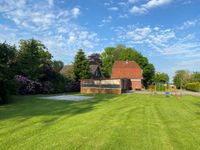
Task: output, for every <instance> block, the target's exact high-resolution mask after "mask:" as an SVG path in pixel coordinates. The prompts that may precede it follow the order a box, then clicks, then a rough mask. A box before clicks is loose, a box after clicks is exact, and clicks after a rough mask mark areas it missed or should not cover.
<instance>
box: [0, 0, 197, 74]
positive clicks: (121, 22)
mask: <svg viewBox="0 0 200 150" xmlns="http://www.w3.org/2000/svg"><path fill="white" fill-rule="evenodd" d="M199 6H200V1H199V0H84V1H83V0H43V1H41V0H0V42H4V41H7V42H9V43H10V44H16V45H18V42H19V40H20V39H30V38H35V39H38V40H40V41H42V43H44V44H45V45H46V46H47V48H48V50H49V51H50V52H51V53H52V54H53V56H54V59H57V60H62V61H63V62H64V63H65V64H70V63H71V62H72V60H73V56H74V55H75V53H76V51H77V49H79V48H83V49H84V50H85V52H86V54H91V53H94V52H102V50H103V48H105V47H108V46H116V45H117V44H124V45H126V46H127V47H133V48H135V49H137V50H138V51H140V52H141V53H142V54H143V55H144V56H146V57H148V59H149V60H150V62H151V63H153V64H154V66H155V68H156V70H157V71H161V72H166V73H168V74H169V75H170V77H172V76H173V75H174V72H175V71H176V70H177V69H188V70H190V71H200V7H199Z"/></svg>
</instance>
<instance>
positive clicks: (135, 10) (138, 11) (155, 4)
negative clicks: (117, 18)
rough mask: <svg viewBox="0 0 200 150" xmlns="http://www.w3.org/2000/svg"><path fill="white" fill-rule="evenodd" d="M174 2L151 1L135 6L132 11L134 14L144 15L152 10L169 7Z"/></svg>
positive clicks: (167, 0) (166, 0) (165, 0)
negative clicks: (164, 6)
mask: <svg viewBox="0 0 200 150" xmlns="http://www.w3.org/2000/svg"><path fill="white" fill-rule="evenodd" d="M171 1H172V0H149V1H148V2H147V3H145V4H142V5H140V6H133V7H132V8H131V9H130V12H131V13H132V14H144V13H147V12H148V11H149V10H150V9H153V8H156V7H160V6H163V5H167V4H169V3H171Z"/></svg>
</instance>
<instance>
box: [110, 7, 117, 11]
mask: <svg viewBox="0 0 200 150" xmlns="http://www.w3.org/2000/svg"><path fill="white" fill-rule="evenodd" d="M108 10H112V11H118V10H119V8H118V7H109V8H108Z"/></svg>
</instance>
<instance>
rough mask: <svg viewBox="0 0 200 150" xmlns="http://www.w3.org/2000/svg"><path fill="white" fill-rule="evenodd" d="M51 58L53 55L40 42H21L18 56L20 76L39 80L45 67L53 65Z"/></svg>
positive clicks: (31, 40) (32, 40)
mask: <svg viewBox="0 0 200 150" xmlns="http://www.w3.org/2000/svg"><path fill="white" fill-rule="evenodd" d="M51 58H52V56H51V54H50V53H49V52H48V51H47V48H46V47H45V46H44V45H43V44H42V43H41V42H40V41H37V40H34V39H30V40H21V41H20V43H19V53H18V56H17V64H18V70H19V72H18V74H22V75H24V76H27V77H28V78H29V79H32V80H37V79H38V78H39V77H40V76H41V71H42V70H43V67H45V66H46V65H47V66H49V65H50V64H51V63H52V61H51Z"/></svg>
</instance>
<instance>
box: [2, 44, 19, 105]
mask: <svg viewBox="0 0 200 150" xmlns="http://www.w3.org/2000/svg"><path fill="white" fill-rule="evenodd" d="M15 57H16V48H15V46H11V45H9V44H6V43H0V103H7V102H8V95H9V93H11V92H13V89H14V87H15V86H13V77H14V74H13V68H12V66H13V64H14V63H15Z"/></svg>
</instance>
